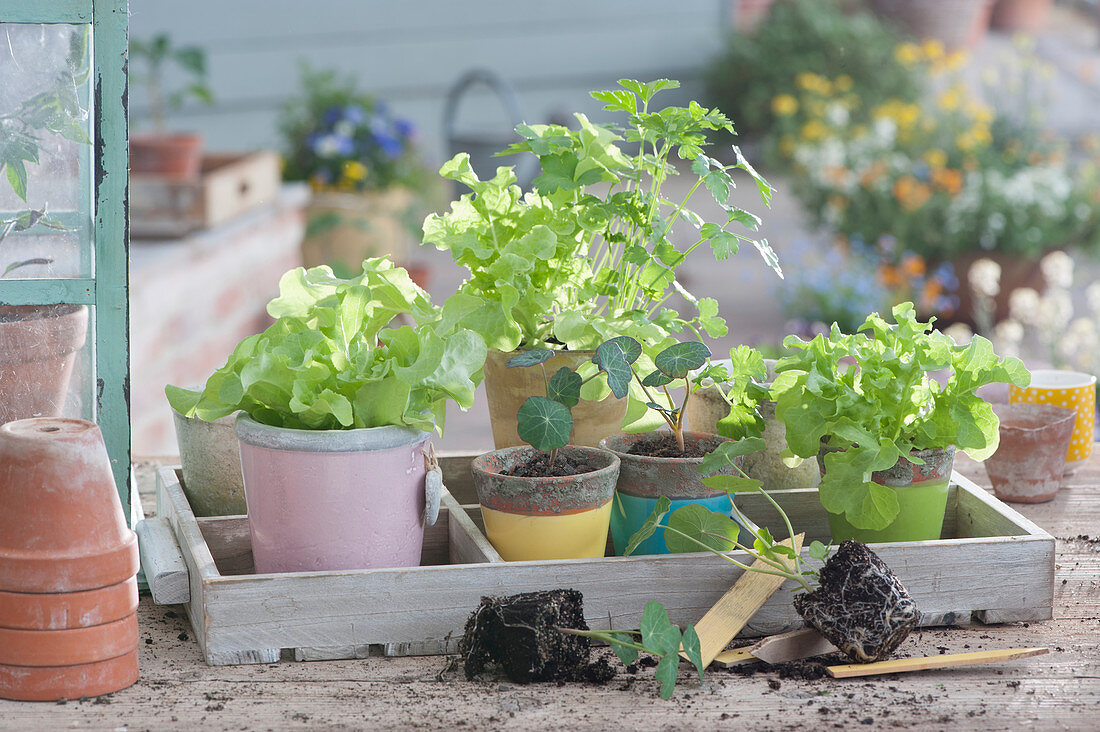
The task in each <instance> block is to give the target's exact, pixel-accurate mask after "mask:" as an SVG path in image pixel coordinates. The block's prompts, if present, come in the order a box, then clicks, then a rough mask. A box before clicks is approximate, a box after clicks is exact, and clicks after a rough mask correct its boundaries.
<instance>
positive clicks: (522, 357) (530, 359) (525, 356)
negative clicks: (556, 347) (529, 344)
mask: <svg viewBox="0 0 1100 732" xmlns="http://www.w3.org/2000/svg"><path fill="white" fill-rule="evenodd" d="M553 357H554V352H553V351H551V350H550V349H549V348H532V349H531V350H529V351H523V352H522V353H518V354H516V355H515V356H512V357H511V358H510V359H508V360H507V361H505V362H504V365H505V366H507V367H508V368H510V369H514V368H515V367H517V366H538V365H539V364H540V363H546V362H547V361H549V360H550V359H552V358H553Z"/></svg>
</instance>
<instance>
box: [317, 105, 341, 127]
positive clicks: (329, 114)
mask: <svg viewBox="0 0 1100 732" xmlns="http://www.w3.org/2000/svg"><path fill="white" fill-rule="evenodd" d="M342 114H343V110H342V109H341V108H340V107H329V108H328V109H326V110H325V114H324V115H323V116H322V117H321V119H322V120H323V121H324V123H325V125H326V126H327V127H332V126H333V125H334V124H336V123H337V122H339V121H340V117H341V115H342Z"/></svg>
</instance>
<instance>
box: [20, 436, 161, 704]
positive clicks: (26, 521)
mask: <svg viewBox="0 0 1100 732" xmlns="http://www.w3.org/2000/svg"><path fill="white" fill-rule="evenodd" d="M138 563H139V560H138V548H137V538H136V537H135V536H134V532H133V531H131V530H130V529H128V528H127V527H126V521H125V518H124V517H123V513H122V504H121V502H120V501H119V498H118V493H117V492H116V489H115V482H114V478H113V475H112V473H111V464H110V460H109V458H108V456H107V451H106V448H105V447H104V445H103V437H102V435H101V434H100V432H99V428H98V427H96V426H95V425H94V424H93V423H91V422H85V421H82V420H75V419H60V418H40V419H25V420H20V421H17V422H9V423H8V424H5V425H3V426H0V698H5V699H21V700H31V701H48V700H57V699H78V698H82V697H88V696H98V695H100V694H107V693H110V692H113V691H118V690H119V689H124V688H126V687H127V686H130V685H131V684H133V683H134V682H135V681H136V680H137V676H138V664H137V646H138V627H137V615H136V611H137V581H136V578H135V575H136V574H137V570H138Z"/></svg>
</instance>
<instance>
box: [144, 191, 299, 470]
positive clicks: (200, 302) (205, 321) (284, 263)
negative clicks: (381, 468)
mask: <svg viewBox="0 0 1100 732" xmlns="http://www.w3.org/2000/svg"><path fill="white" fill-rule="evenodd" d="M304 203H305V192H304V191H303V190H300V189H295V188H288V189H286V190H284V192H283V195H282V196H281V198H280V200H279V201H278V202H277V203H275V204H272V205H270V206H267V207H265V208H263V209H261V210H258V211H255V212H253V213H250V214H248V215H246V216H244V217H241V218H240V219H237V220H236V221H233V222H231V223H229V224H226V225H224V226H221V227H219V228H217V229H214V230H210V231H204V232H200V233H197V234H195V235H192V236H189V237H187V238H184V239H181V240H173V241H134V242H131V259H132V264H131V268H130V349H131V350H130V358H131V374H132V376H131V384H130V399H131V410H132V418H131V419H132V424H133V454H134V455H143V456H150V455H172V454H177V452H178V450H177V448H176V438H175V432H174V429H173V427H172V416H171V411H170V409H169V407H168V402H167V401H166V400H165V398H164V386H165V384H176V385H179V386H195V385H198V384H201V383H202V382H204V381H205V380H206V378H207V376H209V375H210V373H211V372H212V371H213V370H214V369H216V368H218V367H219V366H222V365H223V364H224V363H225V361H226V357H227V356H228V355H229V353H230V351H231V350H232V349H233V347H234V346H235V345H236V344H237V342H238V341H240V340H241V339H242V338H244V337H245V336H248V335H251V334H253V333H256V332H259V331H261V330H263V329H264V328H265V327H267V325H268V324H270V322H271V320H270V318H268V316H267V313H266V311H265V307H266V305H267V302H268V301H269V300H270V299H271V298H273V297H275V296H276V295H277V294H278V291H279V277H280V276H281V275H282V274H283V273H284V272H286V271H287V270H288V269H291V268H293V267H297V266H299V265H300V264H301V257H300V254H299V243H300V241H301V238H302V233H303V231H304V220H303V213H302V207H303V205H304Z"/></svg>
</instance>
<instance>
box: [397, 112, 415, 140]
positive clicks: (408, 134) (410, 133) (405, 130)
mask: <svg viewBox="0 0 1100 732" xmlns="http://www.w3.org/2000/svg"><path fill="white" fill-rule="evenodd" d="M393 126H394V129H396V130H397V134H398V135H400V136H401V137H404V138H405V139H406V140H407V139H411V138H413V137H415V136H416V125H414V124H413V123H412V122H411V121H409V120H407V119H405V118H404V117H399V118H397V119H396V120H394V122H393Z"/></svg>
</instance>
